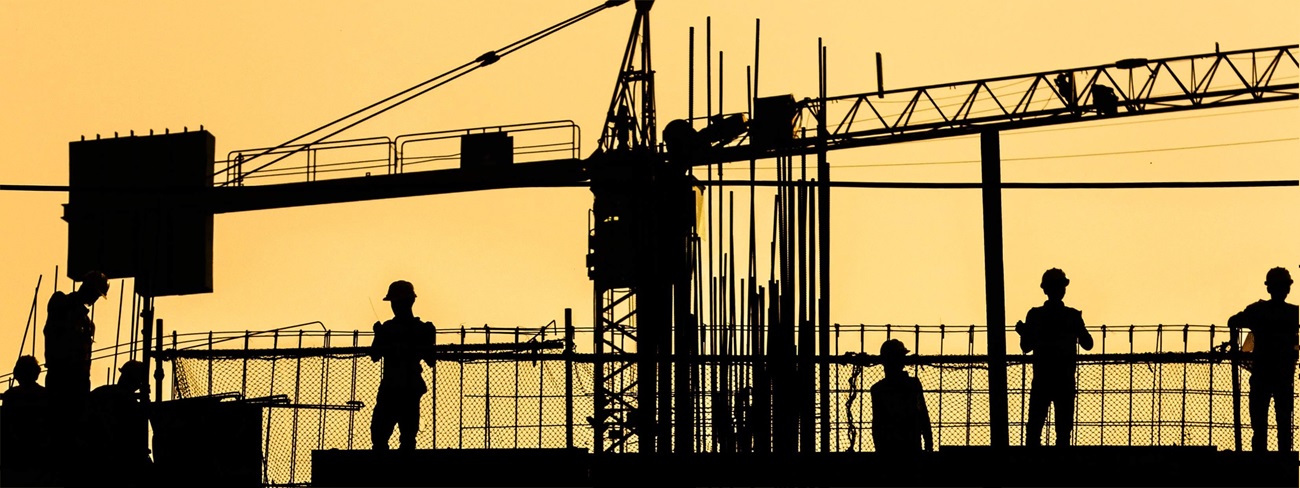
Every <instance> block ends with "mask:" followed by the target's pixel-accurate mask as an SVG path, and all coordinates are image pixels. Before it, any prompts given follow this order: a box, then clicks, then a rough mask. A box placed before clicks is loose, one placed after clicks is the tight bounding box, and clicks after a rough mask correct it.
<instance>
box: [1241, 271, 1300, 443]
mask: <svg viewBox="0 0 1300 488" xmlns="http://www.w3.org/2000/svg"><path fill="white" fill-rule="evenodd" d="M1264 286H1266V287H1268V294H1269V297H1270V298H1269V299H1268V300H1260V301H1257V302H1255V303H1252V304H1250V305H1249V306H1247V307H1246V309H1245V310H1242V311H1241V312H1237V314H1236V315H1233V316H1232V317H1231V318H1229V319H1228V327H1229V328H1230V329H1243V328H1245V329H1250V332H1251V334H1252V335H1253V336H1254V341H1253V343H1254V344H1253V347H1252V348H1251V349H1252V351H1251V352H1250V353H1249V356H1250V357H1249V362H1250V365H1251V367H1250V407H1249V408H1250V427H1251V429H1252V430H1254V435H1253V436H1252V437H1251V441H1250V446H1251V449H1252V450H1254V451H1267V450H1268V404H1269V401H1273V402H1275V403H1274V404H1273V410H1274V413H1275V414H1276V415H1277V446H1278V450H1279V451H1290V450H1291V412H1292V411H1293V410H1294V408H1295V386H1294V385H1295V382H1294V378H1295V374H1296V358H1297V354H1298V353H1300V352H1298V349H1300V342H1297V333H1298V332H1300V307H1297V306H1296V305H1293V304H1290V303H1287V302H1286V296H1287V295H1288V294H1290V293H1291V273H1289V272H1287V270H1286V268H1273V269H1270V270H1268V274H1267V275H1266V276H1265V278H1264Z"/></svg>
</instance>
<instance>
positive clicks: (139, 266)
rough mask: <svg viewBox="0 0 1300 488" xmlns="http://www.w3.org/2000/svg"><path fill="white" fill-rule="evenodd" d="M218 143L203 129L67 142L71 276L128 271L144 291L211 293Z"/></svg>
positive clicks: (116, 275)
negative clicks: (211, 197)
mask: <svg viewBox="0 0 1300 488" xmlns="http://www.w3.org/2000/svg"><path fill="white" fill-rule="evenodd" d="M215 148H216V139H215V138H213V136H212V134H210V133H208V132H207V131H197V132H182V133H176V134H164V135H151V136H128V137H115V138H112V139H96V140H90V141H76V142H72V143H70V144H69V145H68V153H69V167H68V182H69V191H68V203H67V204H66V205H65V206H64V212H63V220H65V221H67V222H68V268H67V269H68V277H70V278H72V279H74V280H79V279H81V278H82V276H83V275H84V274H85V273H86V272H87V271H91V270H98V271H101V272H103V273H104V274H105V275H107V276H108V277H109V278H127V277H133V278H135V279H136V283H135V285H136V290H137V292H139V293H140V294H141V295H144V296H169V295H187V294H192V293H211V292H212V220H213V219H212V210H211V208H210V207H209V206H208V205H207V202H206V200H205V197H206V196H207V192H208V191H210V190H211V188H212V177H213V176H212V175H213V167H214V166H213V161H214V159H213V153H214V151H215Z"/></svg>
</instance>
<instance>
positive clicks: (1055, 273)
mask: <svg viewBox="0 0 1300 488" xmlns="http://www.w3.org/2000/svg"><path fill="white" fill-rule="evenodd" d="M1069 284H1070V279H1069V278H1066V277H1065V272H1064V271H1061V270H1060V269H1059V268H1052V269H1049V270H1047V271H1044V272H1043V282H1042V283H1041V284H1040V285H1039V286H1048V285H1060V286H1067V285H1069Z"/></svg>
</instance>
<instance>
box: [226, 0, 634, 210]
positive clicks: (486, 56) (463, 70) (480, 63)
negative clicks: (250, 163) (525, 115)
mask: <svg viewBox="0 0 1300 488" xmlns="http://www.w3.org/2000/svg"><path fill="white" fill-rule="evenodd" d="M627 1H628V0H607V1H606V2H604V3H602V4H600V5H599V6H596V7H594V8H592V9H590V10H587V11H585V12H583V13H580V14H578V15H575V16H573V17H570V18H569V19H567V20H564V21H562V22H560V23H558V24H555V25H552V26H550V27H547V28H545V29H542V30H540V31H538V32H536V33H534V34H532V35H530V36H527V37H524V38H523V39H520V40H518V41H515V42H513V43H510V44H507V45H506V46H505V47H502V48H501V49H497V50H495V51H488V52H486V53H483V54H482V55H480V56H479V57H477V58H475V59H474V60H473V61H470V62H467V63H465V64H462V65H460V66H457V67H455V68H452V69H451V70H449V71H447V72H444V73H442V74H440V75H438V76H435V77H433V78H430V79H428V80H425V81H422V82H420V83H418V84H416V85H415V86H412V87H410V88H407V89H405V90H402V91H400V92H397V93H395V94H393V95H390V96H388V97H387V98H384V99H383V100H380V101H378V102H375V103H372V104H370V105H367V106H365V107H363V108H361V109H358V110H356V111H354V112H352V113H350V114H347V115H344V116H342V117H339V118H337V119H334V120H333V121H330V122H329V123H327V124H325V125H322V126H320V127H317V128H315V129H312V130H310V131H308V132H306V133H304V134H302V135H300V136H298V137H295V138H293V139H290V140H288V141H285V142H283V143H281V144H279V145H277V146H275V147H271V148H268V149H265V150H263V151H262V152H260V153H258V154H255V155H253V156H252V157H250V158H249V160H252V159H256V158H259V157H262V156H265V155H267V154H270V153H272V152H275V151H278V150H281V149H284V148H286V147H288V146H290V145H293V144H294V143H296V142H297V141H299V140H301V139H304V138H306V137H308V136H311V135H312V134H316V133H318V132H321V131H324V130H325V129H328V128H329V127H332V126H335V125H337V124H339V123H341V122H343V121H345V120H348V119H350V118H352V117H355V116H357V115H359V114H361V113H363V112H366V111H367V110H371V109H373V108H375V107H378V106H380V105H383V104H385V103H388V102H389V101H392V100H393V99H396V98H398V97H402V96H404V95H406V94H408V93H410V92H412V91H416V90H419V91H416V92H415V93H414V94H412V95H409V96H406V97H405V98H403V99H401V100H399V101H397V102H395V103H393V104H392V105H389V106H387V107H384V108H381V109H379V110H378V111H376V112H374V113H372V114H370V115H366V116H364V117H362V118H361V119H360V120H357V121H355V122H352V123H349V124H347V125H345V126H343V128H341V129H338V130H335V131H333V132H330V133H329V134H327V135H325V136H322V137H320V138H317V139H316V140H314V141H312V142H310V143H307V144H301V145H298V147H296V148H295V149H293V150H292V151H289V152H286V153H284V154H283V155H281V156H280V157H277V158H275V159H274V160H271V161H270V162H268V163H265V164H262V165H261V166H258V167H256V168H254V169H253V170H252V171H249V172H247V173H243V174H241V175H240V176H239V177H238V178H236V179H234V180H231V181H232V182H236V183H237V182H242V181H243V179H244V178H245V177H247V176H248V175H251V174H253V173H256V172H258V171H260V170H262V169H264V168H266V167H267V166H270V165H272V164H275V163H277V162H280V161H282V160H284V159H285V158H288V157H289V156H292V155H294V154H297V153H298V152H299V151H302V150H303V149H306V148H307V147H309V146H311V145H313V144H319V143H320V142H322V141H324V140H326V139H329V138H330V137H334V136H335V135H338V134H339V133H340V132H343V131H345V130H348V129H351V128H352V127H355V126H357V125H358V124H360V123H362V122H365V121H367V120H370V119H372V118H374V117H375V116H378V115H379V114H382V113H384V112H387V111H389V110H391V109H393V108H396V107H397V106H399V105H401V104H403V103H406V102H409V101H411V100H412V99H414V98H416V97H418V96H420V95H423V94H425V93H428V92H429V91H430V90H433V89H434V88H437V87H440V86H442V85H445V84H447V83H450V82H451V81H452V80H455V79H457V78H460V77H462V76H465V75H467V74H469V73H470V72H473V71H474V70H476V69H478V68H482V67H484V66H487V65H490V64H492V63H495V62H497V61H498V60H500V59H501V58H502V57H504V56H506V55H507V54H510V53H513V52H515V51H518V50H520V49H523V48H524V47H525V46H527V45H529V44H532V43H534V42H537V41H539V40H541V39H543V38H545V37H547V36H550V35H551V34H554V33H556V32H558V31H559V30H560V29H563V28H565V27H568V26H570V25H573V24H575V23H577V22H578V21H581V20H583V19H586V18H587V17H591V16H592V15H595V14H596V13H598V12H600V11H602V10H605V9H606V8H610V7H616V6H619V5H622V4H624V3H627ZM435 82H436V83H435ZM430 84H433V85H432V86H427V85H430ZM426 86H427V87H426ZM422 87H424V88H423V89H421V88H422ZM244 162H246V161H241V162H240V163H239V164H236V165H233V166H230V167H227V168H226V169H223V170H221V171H218V172H217V174H220V173H222V172H225V171H228V170H229V169H230V168H241V167H242V166H243V163H244ZM227 184H229V182H228V183H227Z"/></svg>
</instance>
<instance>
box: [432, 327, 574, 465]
mask: <svg viewBox="0 0 1300 488" xmlns="http://www.w3.org/2000/svg"><path fill="white" fill-rule="evenodd" d="M573 336H574V333H573V309H572V308H566V309H564V447H567V448H569V449H573V354H574V352H575V351H574V342H573ZM538 391H539V392H540V391H541V390H538ZM435 418H436V416H435ZM540 419H541V417H540V416H538V423H541V420H540Z"/></svg>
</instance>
